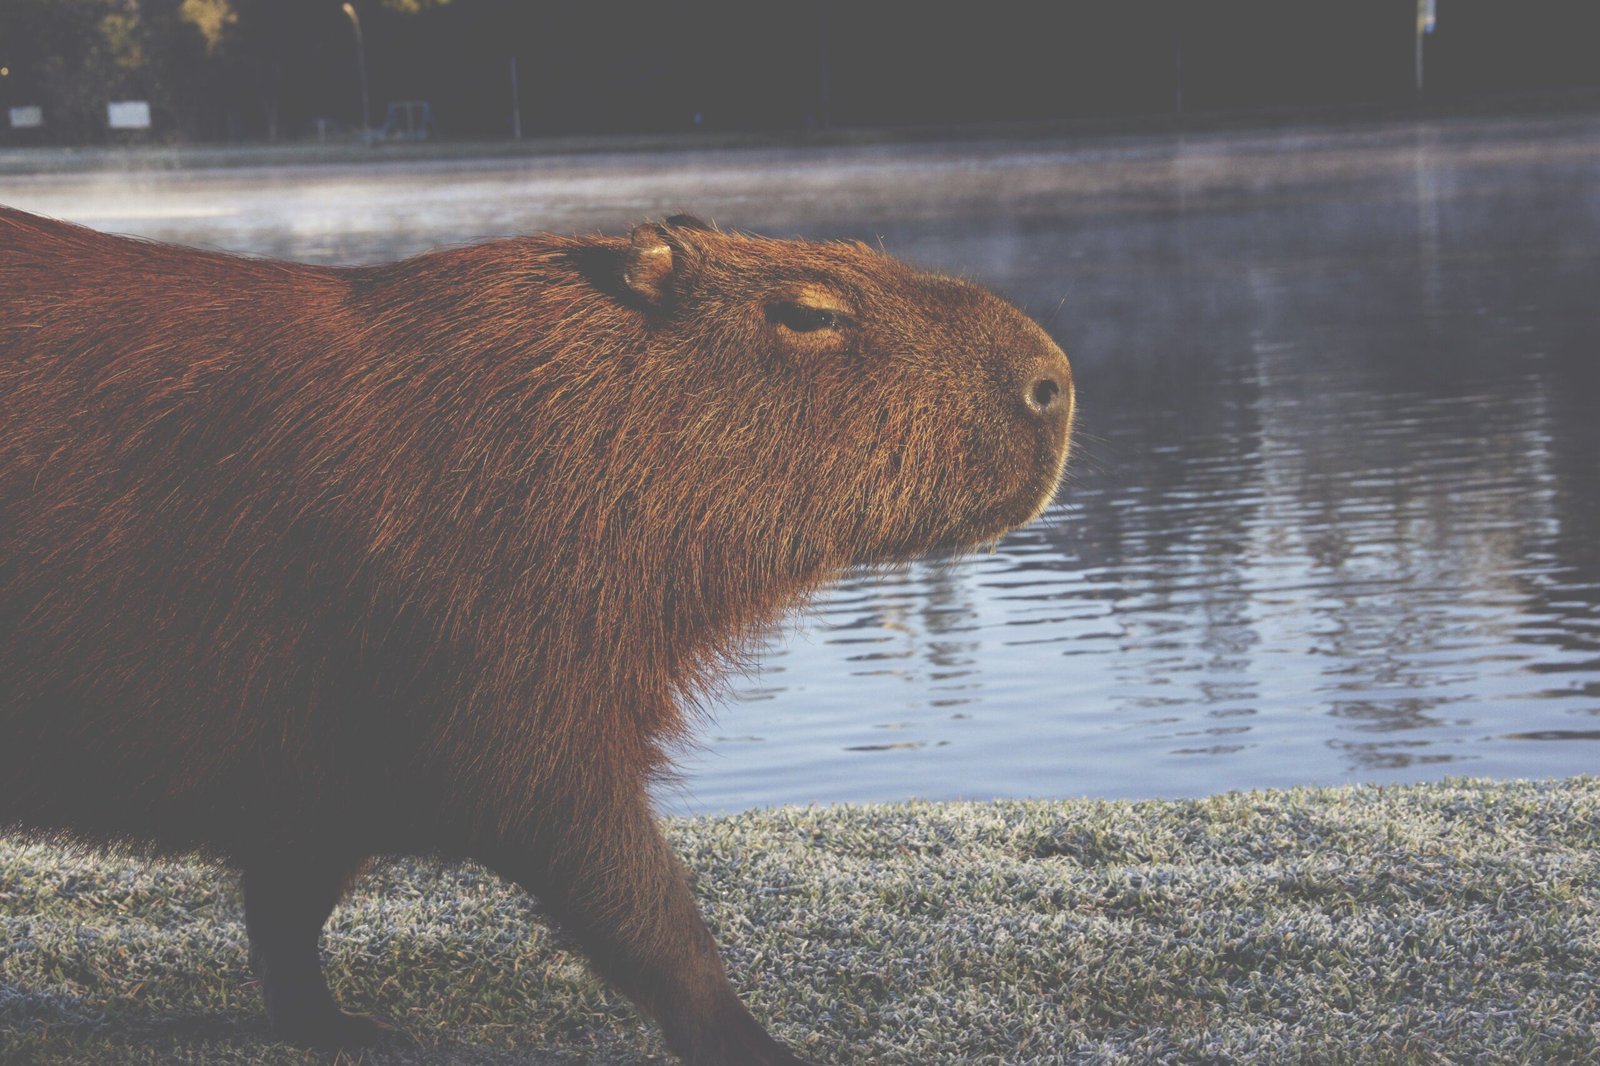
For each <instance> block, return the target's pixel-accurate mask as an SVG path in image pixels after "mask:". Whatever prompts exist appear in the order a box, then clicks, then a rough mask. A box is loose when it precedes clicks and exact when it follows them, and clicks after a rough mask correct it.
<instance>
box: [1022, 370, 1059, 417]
mask: <svg viewBox="0 0 1600 1066" xmlns="http://www.w3.org/2000/svg"><path fill="white" fill-rule="evenodd" d="M1060 396H1061V386H1060V385H1057V384H1056V383H1055V382H1054V381H1052V380H1051V379H1049V378H1039V379H1037V380H1036V381H1034V383H1033V384H1032V385H1029V386H1028V392H1027V401H1028V409H1029V410H1030V411H1032V412H1034V413H1035V414H1040V415H1042V414H1044V413H1045V412H1046V411H1048V410H1050V408H1051V407H1052V406H1054V405H1055V402H1056V400H1057V399H1059V398H1060Z"/></svg>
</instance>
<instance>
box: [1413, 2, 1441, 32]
mask: <svg viewBox="0 0 1600 1066" xmlns="http://www.w3.org/2000/svg"><path fill="white" fill-rule="evenodd" d="M1438 21H1439V3H1438V0H1417V28H1418V29H1419V30H1421V31H1422V32H1423V33H1432V32H1433V27H1434V26H1435V25H1436V24H1437V23H1438Z"/></svg>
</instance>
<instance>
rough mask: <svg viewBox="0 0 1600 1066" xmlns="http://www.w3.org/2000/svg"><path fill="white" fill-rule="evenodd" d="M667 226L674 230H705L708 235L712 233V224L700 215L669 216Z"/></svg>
mask: <svg viewBox="0 0 1600 1066" xmlns="http://www.w3.org/2000/svg"><path fill="white" fill-rule="evenodd" d="M667 225H669V226H671V227H672V228H673V229H697V230H704V231H705V232H707V233H710V232H712V225H711V223H709V222H707V221H706V220H705V219H703V218H701V217H699V216H698V215H683V214H679V215H668V216H667Z"/></svg>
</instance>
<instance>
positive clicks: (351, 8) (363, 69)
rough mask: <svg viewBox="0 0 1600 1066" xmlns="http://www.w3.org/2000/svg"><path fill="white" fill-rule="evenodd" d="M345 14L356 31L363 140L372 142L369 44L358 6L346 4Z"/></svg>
mask: <svg viewBox="0 0 1600 1066" xmlns="http://www.w3.org/2000/svg"><path fill="white" fill-rule="evenodd" d="M344 13H345V14H346V15H349V16H350V25H352V26H354V27H355V31H356V71H357V73H359V74H360V75H361V139H362V140H363V141H370V140H372V105H371V103H370V101H369V100H368V99H367V43H366V41H365V40H363V39H362V37H361V16H360V15H357V14H356V5H354V4H352V3H348V2H347V3H346V4H345V5H344Z"/></svg>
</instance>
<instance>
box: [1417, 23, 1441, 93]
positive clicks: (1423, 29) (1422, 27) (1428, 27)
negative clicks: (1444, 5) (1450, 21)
mask: <svg viewBox="0 0 1600 1066" xmlns="http://www.w3.org/2000/svg"><path fill="white" fill-rule="evenodd" d="M1437 8H1438V5H1437V3H1436V0H1417V56H1416V74H1417V93H1418V95H1421V93H1422V38H1423V37H1425V36H1427V35H1428V34H1430V33H1432V32H1433V25H1434V22H1435V21H1437V19H1438V10H1437Z"/></svg>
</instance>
